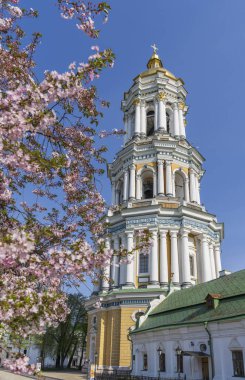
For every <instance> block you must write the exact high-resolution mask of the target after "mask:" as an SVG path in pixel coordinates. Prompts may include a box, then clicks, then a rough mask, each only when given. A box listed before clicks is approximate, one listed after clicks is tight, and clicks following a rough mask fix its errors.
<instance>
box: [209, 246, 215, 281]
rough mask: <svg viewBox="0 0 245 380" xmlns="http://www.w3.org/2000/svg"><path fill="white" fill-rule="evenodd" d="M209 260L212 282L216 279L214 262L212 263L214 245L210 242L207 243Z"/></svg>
mask: <svg viewBox="0 0 245 380" xmlns="http://www.w3.org/2000/svg"><path fill="white" fill-rule="evenodd" d="M209 259H210V269H211V277H212V280H213V279H215V278H216V272H215V262H214V245H213V243H212V241H210V242H209Z"/></svg>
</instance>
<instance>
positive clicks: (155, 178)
mask: <svg viewBox="0 0 245 380" xmlns="http://www.w3.org/2000/svg"><path fill="white" fill-rule="evenodd" d="M156 195H157V175H156V173H155V172H154V173H153V197H155V196H156Z"/></svg>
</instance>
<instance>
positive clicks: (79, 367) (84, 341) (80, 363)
mask: <svg viewBox="0 0 245 380" xmlns="http://www.w3.org/2000/svg"><path fill="white" fill-rule="evenodd" d="M85 343H86V336H85V337H84V339H83V343H82V353H81V357H80V360H79V366H78V369H79V370H80V371H81V369H82V361H83V354H84V348H85Z"/></svg>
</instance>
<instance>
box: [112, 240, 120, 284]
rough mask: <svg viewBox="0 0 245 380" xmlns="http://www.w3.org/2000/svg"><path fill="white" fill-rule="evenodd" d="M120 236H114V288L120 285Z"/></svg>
mask: <svg viewBox="0 0 245 380" xmlns="http://www.w3.org/2000/svg"><path fill="white" fill-rule="evenodd" d="M118 251H119V237H118V236H116V237H115V238H114V255H113V258H112V271H111V277H112V288H117V287H118V285H119V284H118V282H119V256H118Z"/></svg>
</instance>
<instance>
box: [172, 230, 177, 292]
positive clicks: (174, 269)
mask: <svg viewBox="0 0 245 380" xmlns="http://www.w3.org/2000/svg"><path fill="white" fill-rule="evenodd" d="M170 236H171V276H172V282H173V284H174V285H176V286H179V255H178V241H177V231H170Z"/></svg>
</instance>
